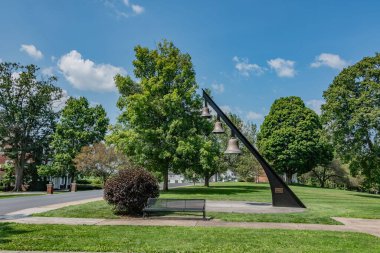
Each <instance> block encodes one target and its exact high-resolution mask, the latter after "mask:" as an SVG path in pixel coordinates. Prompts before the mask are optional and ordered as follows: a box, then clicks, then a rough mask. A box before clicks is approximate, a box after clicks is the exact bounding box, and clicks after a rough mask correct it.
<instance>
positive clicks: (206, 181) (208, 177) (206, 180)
mask: <svg viewBox="0 0 380 253" xmlns="http://www.w3.org/2000/svg"><path fill="white" fill-rule="evenodd" d="M205 186H206V187H210V176H208V175H207V176H205Z"/></svg>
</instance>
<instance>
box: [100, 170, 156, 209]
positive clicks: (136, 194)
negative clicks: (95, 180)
mask: <svg viewBox="0 0 380 253" xmlns="http://www.w3.org/2000/svg"><path fill="white" fill-rule="evenodd" d="M158 196H159V186H158V182H157V179H156V177H155V176H153V175H152V174H151V173H149V172H148V171H146V170H144V169H142V168H131V169H124V170H120V171H119V172H118V174H117V175H115V176H112V177H110V178H109V179H108V180H107V181H106V183H105V185H104V198H105V200H106V201H107V202H108V203H109V204H111V205H113V206H114V211H115V212H116V213H118V214H132V215H135V214H141V213H142V210H143V208H144V207H145V205H146V203H147V200H148V198H155V197H158Z"/></svg>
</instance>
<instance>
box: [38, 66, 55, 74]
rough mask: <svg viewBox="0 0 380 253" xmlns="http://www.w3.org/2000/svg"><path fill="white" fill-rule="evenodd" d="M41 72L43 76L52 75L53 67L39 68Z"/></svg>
mask: <svg viewBox="0 0 380 253" xmlns="http://www.w3.org/2000/svg"><path fill="white" fill-rule="evenodd" d="M41 72H42V74H43V75H44V76H53V75H54V68H53V67H47V68H43V69H42V70H41Z"/></svg>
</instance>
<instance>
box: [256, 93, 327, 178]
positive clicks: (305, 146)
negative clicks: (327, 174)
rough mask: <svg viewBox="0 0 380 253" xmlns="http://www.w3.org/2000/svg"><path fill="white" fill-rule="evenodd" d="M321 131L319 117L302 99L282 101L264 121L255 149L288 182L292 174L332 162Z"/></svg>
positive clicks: (287, 98) (274, 106) (282, 99)
mask: <svg viewBox="0 0 380 253" xmlns="http://www.w3.org/2000/svg"><path fill="white" fill-rule="evenodd" d="M321 131H322V126H321V123H320V119H319V117H318V115H317V114H316V113H315V112H314V111H313V110H311V109H309V108H307V107H306V106H305V104H304V102H303V101H302V100H301V98H299V97H294V96H291V97H284V98H280V99H277V100H276V101H275V102H274V103H273V104H272V106H271V109H270V112H269V114H268V115H267V116H266V117H265V119H264V122H263V124H262V126H261V128H260V133H259V134H258V146H259V149H260V151H261V153H262V154H263V155H264V157H265V158H266V159H268V160H269V162H270V163H271V164H272V166H273V168H274V169H275V170H276V171H277V172H279V173H285V174H286V179H287V182H291V177H292V175H293V174H294V173H298V174H302V173H306V172H308V171H310V170H311V169H312V168H313V167H315V166H317V165H318V164H325V163H327V162H328V161H330V160H331V159H332V157H333V154H332V149H331V147H330V146H329V145H328V144H327V143H326V142H324V141H323V138H322V132H321Z"/></svg>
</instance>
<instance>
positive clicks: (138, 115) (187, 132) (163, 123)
mask: <svg viewBox="0 0 380 253" xmlns="http://www.w3.org/2000/svg"><path fill="white" fill-rule="evenodd" d="M135 55H136V59H135V60H134V61H133V66H134V74H135V77H136V78H138V81H134V79H132V77H130V76H126V77H123V76H121V75H117V76H116V77H115V81H116V85H117V87H118V89H119V92H120V98H119V100H118V103H117V105H118V107H119V109H120V110H122V114H121V116H120V117H119V118H118V123H119V125H118V126H116V127H115V128H114V131H113V134H112V136H110V138H109V139H108V140H109V141H110V142H111V143H115V144H116V146H117V147H118V148H120V149H122V150H123V151H124V152H125V153H126V154H128V156H129V157H131V158H132V159H133V160H134V161H135V162H137V163H139V164H141V165H142V166H144V167H146V168H147V169H149V170H152V171H158V172H160V173H162V175H163V178H164V190H167V189H168V171H169V170H170V171H173V172H178V171H180V170H183V169H185V168H184V167H183V163H182V162H181V161H182V160H181V158H180V157H181V155H182V151H183V150H180V149H181V148H180V147H184V146H189V145H192V143H193V142H194V140H192V138H194V136H196V135H199V134H201V135H202V134H205V133H206V132H207V133H209V132H210V131H211V128H212V126H211V124H210V123H209V122H207V121H206V120H204V119H202V118H201V117H200V116H199V115H200V109H201V106H202V100H201V98H200V96H199V95H197V94H196V89H197V88H198V86H197V84H196V81H195V72H194V69H193V64H192V62H191V58H190V55H189V54H185V53H182V52H181V51H180V50H179V49H178V48H176V47H175V46H174V45H173V43H171V42H167V41H163V42H161V43H158V45H157V48H156V49H153V50H150V49H148V48H145V47H141V46H136V47H135ZM188 166H189V167H191V166H192V165H191V164H188Z"/></svg>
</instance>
